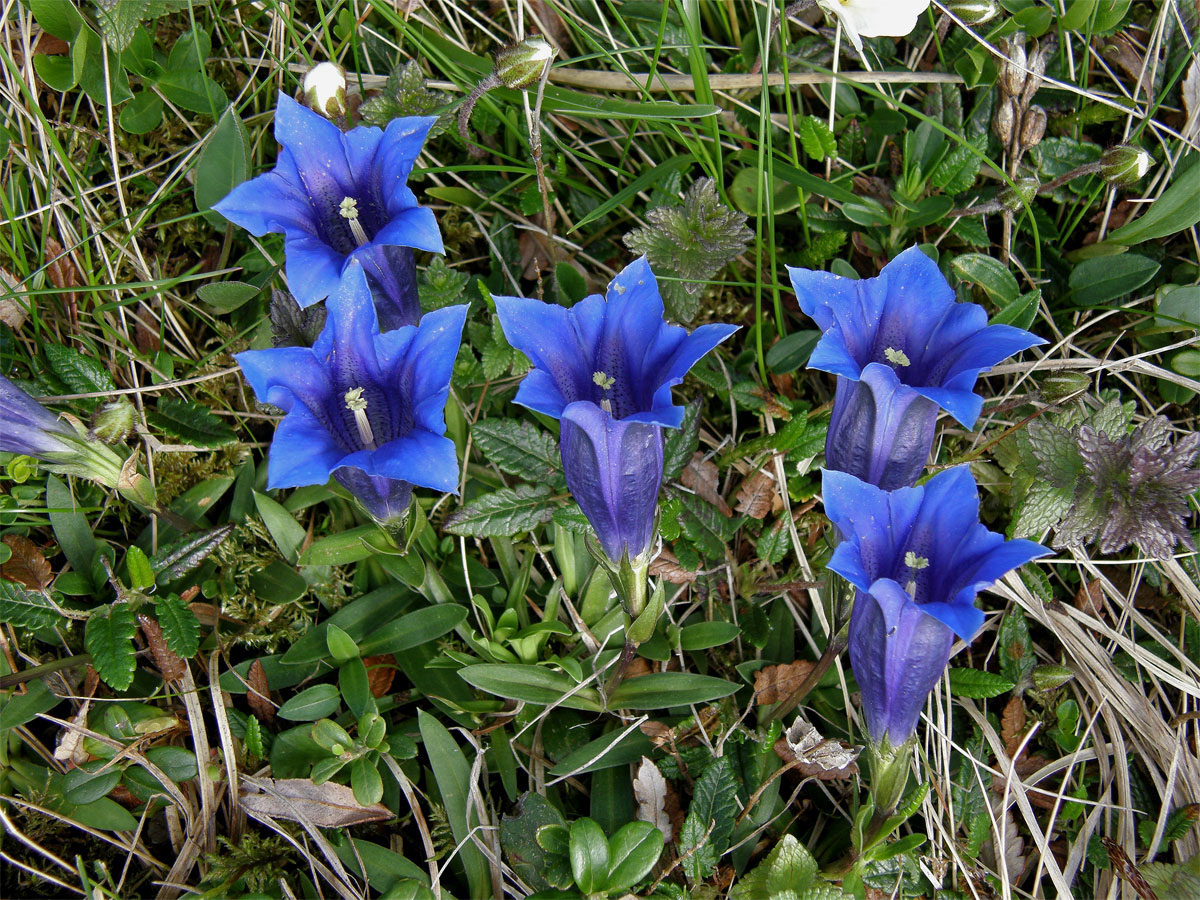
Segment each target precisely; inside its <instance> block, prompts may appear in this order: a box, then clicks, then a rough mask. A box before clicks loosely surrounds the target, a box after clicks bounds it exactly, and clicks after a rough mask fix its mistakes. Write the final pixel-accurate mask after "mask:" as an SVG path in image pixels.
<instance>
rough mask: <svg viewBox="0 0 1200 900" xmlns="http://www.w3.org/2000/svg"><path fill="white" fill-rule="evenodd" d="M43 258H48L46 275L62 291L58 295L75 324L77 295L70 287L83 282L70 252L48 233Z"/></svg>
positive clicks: (77, 285) (77, 313)
mask: <svg viewBox="0 0 1200 900" xmlns="http://www.w3.org/2000/svg"><path fill="white" fill-rule="evenodd" d="M45 258H46V259H47V260H49V263H48V264H47V265H46V277H47V278H48V279H50V283H51V284H52V285H54V286H55V287H56V288H58V289H59V290H60V291H61V292H62V293H61V294H60V295H59V296H60V297H61V298H62V303H63V306H64V307H65V308H66V310H67V314H68V315H69V316H70V318H71V324H72V325H77V324H78V319H79V309H78V306H77V304H78V301H79V297H78V295H77V294H76V293H75V291H74V290H72V288H76V287H79V285H81V284H83V279H82V278H81V277H80V275H79V268H78V267H77V266H76V265H75V261H74V260H73V259H72V258H71V256H70V254H68V253H67V251H66V250H65V249H64V248H63V245H62V244H60V243H59V242H58V241H56V240H55V239H54V238H52V237H50V236H49V235H47V236H46V257H45Z"/></svg>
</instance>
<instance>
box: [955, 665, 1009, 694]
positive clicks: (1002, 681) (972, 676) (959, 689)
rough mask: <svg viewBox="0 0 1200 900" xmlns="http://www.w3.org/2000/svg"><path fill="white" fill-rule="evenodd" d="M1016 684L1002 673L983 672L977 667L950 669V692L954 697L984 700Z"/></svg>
mask: <svg viewBox="0 0 1200 900" xmlns="http://www.w3.org/2000/svg"><path fill="white" fill-rule="evenodd" d="M1015 686H1016V685H1015V684H1014V683H1013V682H1011V681H1009V680H1008V679H1007V678H1005V677H1004V676H1002V675H996V674H995V673H993V672H983V671H981V670H979V669H961V668H955V669H951V670H950V692H951V693H952V694H954V696H956V697H967V698H969V699H971V700H986V699H987V698H988V697H998V696H999V695H1000V694H1003V693H1005V692H1006V691H1011V690H1012V689H1013V688H1014V687H1015Z"/></svg>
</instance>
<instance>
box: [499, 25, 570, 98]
mask: <svg viewBox="0 0 1200 900" xmlns="http://www.w3.org/2000/svg"><path fill="white" fill-rule="evenodd" d="M557 53H558V51H557V50H555V49H554V48H553V47H551V46H550V44H549V43H547V41H546V39H545V38H544V37H542V36H541V35H536V34H535V35H533V36H532V37H527V38H525V39H524V40H522V41H517V42H516V43H515V44H509V45H508V46H507V47H502V48H501V49H499V50H497V51H496V52H495V53H494V54H492V59H494V60H495V62H496V77H497V78H499V79H500V83H501V84H503V85H504V86H505V87H508V88H513V89H515V90H524V89H525V88H527V87H531V86H532V85H534V84H536V83H537V80H538V79H539V78H541V77H542V72H543V70H544V69H545V68H546V61H547V60H549V59H553V58H554V56H555V55H556V54H557Z"/></svg>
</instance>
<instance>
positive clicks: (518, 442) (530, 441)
mask: <svg viewBox="0 0 1200 900" xmlns="http://www.w3.org/2000/svg"><path fill="white" fill-rule="evenodd" d="M471 437H472V438H473V439H474V441H475V443H476V444H477V445H478V446H479V449H480V450H481V451H482V452H483V455H484V456H486V457H487V458H488V461H489V462H491V463H492V464H493V465H495V466H496V468H498V469H499V470H500V471H501V472H507V473H508V474H509V475H517V476H520V477H521V478H523V479H525V480H526V481H529V482H532V483H534V484H538V483H541V482H550V481H554V480H556V479H558V478H561V477H562V462H561V459H560V455H559V452H558V444H557V442H556V441H555V440H554V438H552V437H551V436H550V435H549V434H547V433H546V432H545V431H543V430H542V429H540V428H538V427H537V425H535V424H533V423H532V422H528V421H526V420H524V419H484V420H482V421H480V422H477V423H476V424H475V425H474V426H473V427H472V428H471Z"/></svg>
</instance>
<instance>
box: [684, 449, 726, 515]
mask: <svg viewBox="0 0 1200 900" xmlns="http://www.w3.org/2000/svg"><path fill="white" fill-rule="evenodd" d="M718 475H719V473H718V472H717V464H716V463H714V462H713V461H712V460H710V459H705V458H704V454H703V453H696V454H694V455H693V456H692V458H691V460H690V461H689V462H688V464H687V466H686V467H685V468H684V470H683V472H682V473H681V474H680V476H679V481H680V483H681V484H682V485H683V486H684V487H685V488H688V489H689V490H692V491H695V493H696V496H697V497H699V498H700V499H701V500H706V501H708V502H709V503H711V504H712V505H713V506H715V507H716V508H717V509H719V510H720V511H721V515H723V516H725V517H726V518H728V517H730V516H732V515H733V510H732V509H730V508H729V504H728V503H726V502H725V500H724V498H723V497H722V496H721V492H720V490H719V489H718V481H719V478H718Z"/></svg>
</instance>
